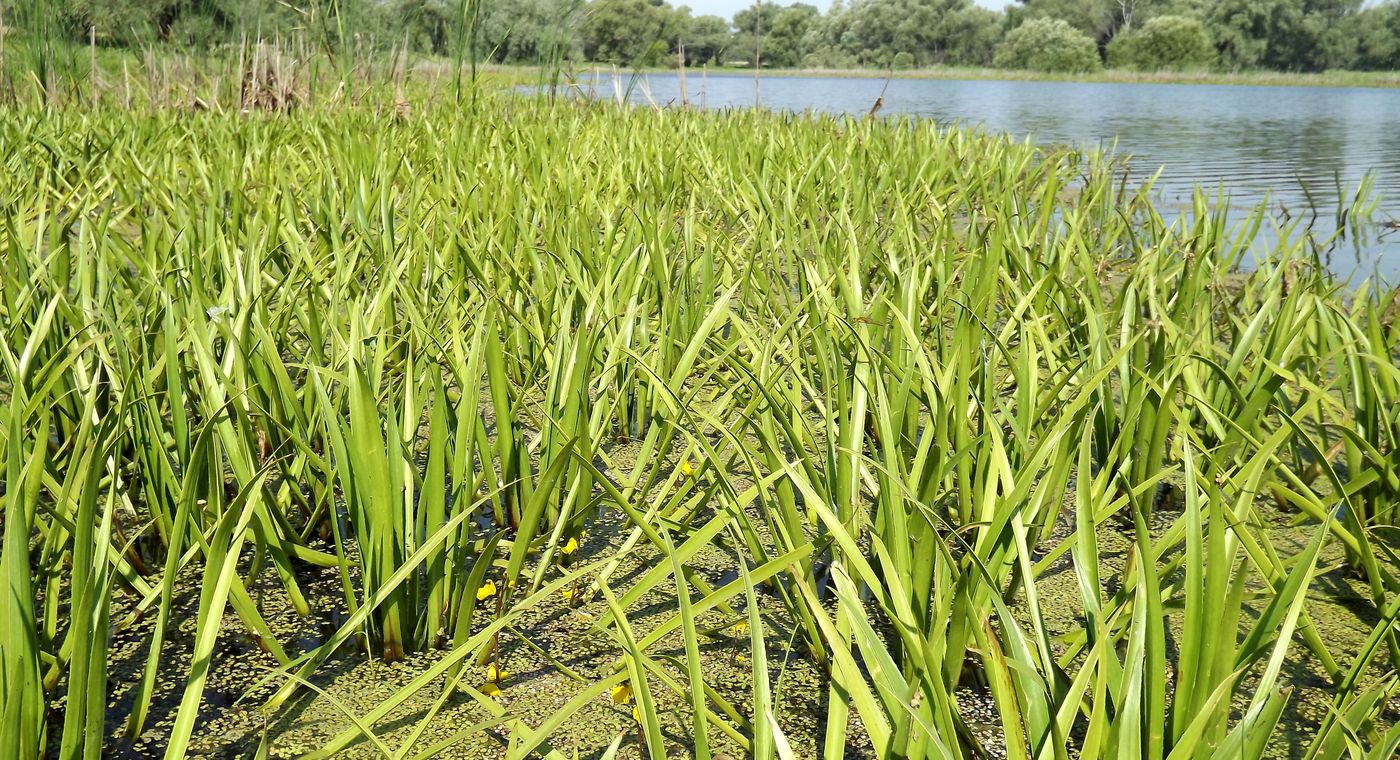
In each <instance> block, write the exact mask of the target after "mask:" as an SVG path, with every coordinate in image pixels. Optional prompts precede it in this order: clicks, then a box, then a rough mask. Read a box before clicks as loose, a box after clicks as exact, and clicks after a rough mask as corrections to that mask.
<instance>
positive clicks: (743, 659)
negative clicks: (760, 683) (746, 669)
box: [734, 654, 749, 662]
mask: <svg viewBox="0 0 1400 760" xmlns="http://www.w3.org/2000/svg"><path fill="white" fill-rule="evenodd" d="M734 661H735V662H748V661H749V658H748V657H745V656H744V655H742V654H736V655H734Z"/></svg>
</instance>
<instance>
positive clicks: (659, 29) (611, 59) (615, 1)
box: [578, 0, 677, 66]
mask: <svg viewBox="0 0 1400 760" xmlns="http://www.w3.org/2000/svg"><path fill="white" fill-rule="evenodd" d="M676 22H677V19H676V12H675V11H674V10H672V9H671V7H670V6H668V5H665V4H664V3H659V4H658V3H652V2H649V0H594V1H593V2H591V3H589V4H588V8H587V10H586V12H585V13H584V15H583V20H582V21H581V22H580V23H579V28H578V33H579V43H580V46H581V47H582V52H583V56H584V58H586V59H588V60H590V61H602V62H607V63H616V64H621V65H629V66H655V65H658V64H660V63H662V62H663V61H664V60H665V59H666V58H667V57H668V56H669V55H670V53H671V51H672V50H673V45H674V44H675V41H676V38H677V35H676V34H675V32H676V31H677V30H676Z"/></svg>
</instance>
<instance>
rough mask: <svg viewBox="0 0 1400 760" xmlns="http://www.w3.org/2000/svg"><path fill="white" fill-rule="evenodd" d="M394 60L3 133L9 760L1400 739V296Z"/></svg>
mask: <svg viewBox="0 0 1400 760" xmlns="http://www.w3.org/2000/svg"><path fill="white" fill-rule="evenodd" d="M392 76H393V75H390V79H389V81H388V83H386V84H385V85H383V86H381V87H380V88H378V89H375V90H363V91H362V90H358V89H356V90H350V91H349V92H339V91H335V92H322V93H321V94H320V95H319V96H317V97H319V98H320V99H319V100H317V99H314V98H310V97H308V98H301V97H298V98H291V99H275V100H267V99H265V98H261V97H252V98H251V99H250V98H249V97H248V95H247V90H246V88H242V87H240V88H236V89H235V90H233V91H232V92H227V93H226V94H224V95H219V96H215V95H207V96H203V97H201V98H200V100H204V101H208V100H215V101H218V102H221V103H223V104H224V106H223V107H209V106H208V105H207V104H206V106H204V107H199V106H197V105H196V104H194V103H193V101H192V100H191V99H190V98H188V97H184V96H170V97H156V96H155V95H150V96H144V97H135V98H133V101H134V103H135V104H136V105H137V106H138V107H135V108H125V107H121V108H115V107H111V105H98V106H96V107H84V106H80V105H74V106H72V107H67V108H54V109H48V110H42V111H41V110H37V109H28V108H24V107H20V108H15V109H13V110H11V111H10V112H8V113H7V114H6V116H5V117H4V119H3V120H2V121H0V145H3V146H5V147H4V153H3V155H2V156H0V160H3V164H4V173H3V179H0V194H2V195H3V197H4V198H5V199H6V204H5V207H4V212H3V213H4V216H3V220H4V227H3V231H0V272H3V274H2V275H0V277H3V280H0V329H3V340H0V400H2V401H3V403H0V461H3V462H4V467H5V473H6V474H5V479H4V490H3V514H4V517H3V519H4V523H3V526H4V543H3V554H2V555H0V590H3V591H4V599H3V600H0V675H3V678H0V704H3V706H4V708H3V713H2V714H0V720H3V723H0V755H3V756H5V757H38V756H41V755H43V754H45V753H47V754H48V755H52V756H62V757H76V756H80V755H82V756H87V757H95V756H97V755H98V754H99V753H101V752H103V751H106V752H109V753H117V752H128V753H133V754H136V755H139V756H150V755H154V754H161V753H164V754H165V755H166V756H168V757H183V756H185V755H187V754H189V753H191V752H217V753H224V754H232V755H238V756H247V755H251V754H255V753H267V755H269V756H287V757H292V756H305V757H331V756H366V757H376V756H390V757H396V758H397V757H431V756H436V755H439V754H442V755H443V756H462V757H498V756H504V757H524V756H527V755H529V754H530V753H541V754H544V755H546V756H549V757H557V758H562V757H568V756H573V755H574V754H575V753H578V754H584V755H592V756H630V757H643V756H645V757H651V758H661V757H669V756H678V755H679V756H694V757H699V758H712V757H718V756H719V755H720V754H722V753H723V754H728V755H731V756H751V757H756V758H762V759H763V760H768V758H774V757H778V758H787V757H795V756H800V757H815V756H822V757H828V758H834V757H841V756H847V755H854V756H862V757H937V758H977V757H991V756H996V757H1002V756H1005V757H1015V758H1030V757H1037V758H1040V757H1045V758H1061V757H1067V756H1070V755H1073V756H1077V757H1084V758H1109V757H1144V758H1168V757H1172V758H1180V757H1207V756H1219V757H1222V758H1224V757H1229V758H1257V757H1268V756H1308V757H1317V758H1339V757H1342V756H1343V755H1347V756H1366V757H1375V758H1384V757H1391V756H1392V755H1393V753H1394V752H1395V750H1396V748H1397V746H1400V728H1396V725H1397V724H1396V718H1397V715H1396V711H1395V709H1394V708H1393V707H1392V706H1391V700H1392V699H1393V697H1394V696H1395V693H1396V691H1397V688H1400V685H1398V684H1397V678H1396V672H1395V669H1394V664H1395V663H1396V662H1400V641H1397V636H1396V632H1395V630H1394V622H1395V618H1396V616H1397V615H1400V604H1397V601H1396V600H1397V595H1396V592H1397V585H1400V581H1397V570H1400V568H1397V564H1400V563H1397V558H1396V554H1395V546H1396V542H1395V538H1396V533H1395V525H1396V524H1397V504H1400V502H1397V497H1400V459H1397V456H1398V455H1397V451H1400V448H1397V446H1396V437H1397V435H1398V434H1400V418H1398V417H1397V416H1396V410H1397V409H1400V370H1397V368H1396V358H1397V343H1400V327H1398V326H1397V325H1396V324H1395V318H1396V311H1397V301H1396V299H1397V294H1396V291H1394V290H1392V289H1390V287H1389V286H1388V285H1386V284H1382V283H1368V284H1362V285H1360V286H1359V288H1353V287H1348V288H1343V287H1342V286H1341V285H1339V284H1338V283H1337V282H1336V281H1335V280H1334V279H1333V277H1332V276H1331V275H1329V273H1328V272H1327V271H1326V269H1325V268H1324V267H1323V266H1322V265H1321V263H1320V260H1319V245H1325V241H1324V242H1323V243H1321V244H1319V242H1318V241H1314V240H1311V239H1310V238H1308V237H1307V236H1306V235H1305V234H1303V230H1302V229H1301V228H1299V227H1298V226H1297V225H1296V224H1295V225H1294V226H1293V227H1288V226H1285V227H1284V229H1283V230H1282V233H1281V237H1282V239H1284V240H1285V241H1286V242H1284V243H1283V244H1280V245H1278V246H1275V247H1271V248H1268V249H1260V248H1259V247H1257V246H1254V245H1253V244H1252V241H1253V239H1254V236H1255V233H1256V232H1257V225H1259V224H1263V223H1264V222H1265V221H1266V220H1265V219H1264V218H1263V217H1255V218H1254V219H1252V220H1251V222H1250V224H1248V225H1246V226H1245V227H1244V228H1240V229H1231V228H1227V227H1226V225H1225V222H1224V214H1223V213H1221V212H1220V211H1218V210H1216V209H1215V208H1213V207H1212V206H1211V205H1210V203H1208V202H1207V201H1206V200H1205V199H1204V198H1198V199H1197V201H1196V203H1195V207H1194V209H1193V210H1192V214H1191V215H1190V217H1189V218H1188V219H1184V220H1177V219H1174V218H1168V217H1164V216H1163V215H1162V214H1161V213H1159V212H1158V210H1157V209H1155V208H1154V207H1153V205H1152V202H1151V193H1150V192H1149V190H1148V189H1145V188H1133V187H1129V186H1125V183H1123V182H1122V181H1121V178H1120V176H1119V173H1118V170H1117V167H1116V166H1115V164H1114V163H1113V162H1112V161H1110V160H1108V159H1107V158H1106V157H1104V156H1101V155H1097V154H1086V153H1083V152H1079V151H1076V150H1072V149H1066V148H1050V147H1035V146H1031V145H1028V144H1025V143H1019V142H1015V141H1012V140H1010V139H1007V138H1001V137H993V136H987V135H982V134H977V133H972V132H963V131H950V130H946V129H940V128H939V127H937V126H936V125H933V124H930V123H926V122H919V121H914V120H908V119H904V118H899V117H895V118H890V119H885V120H876V119H836V118H824V117H821V118H819V117H796V116H791V115H783V114H774V113H761V112H726V113H702V112H695V111H674V110H654V109H630V108H619V107H616V106H612V105H605V104H585V103H567V102H558V103H551V102H548V101H546V100H543V99H537V98H521V97H508V96H504V95H498V94H489V93H486V92H481V93H477V94H476V96H475V97H470V95H471V94H470V93H468V97H466V98H463V99H462V100H461V101H458V100H456V99H455V98H452V97H449V96H448V94H447V93H449V92H450V90H447V89H446V87H445V85H444V87H442V88H437V89H434V88H432V87H428V88H424V89H423V90H419V89H416V88H412V87H410V88H408V89H407V90H406V91H405V90H402V89H400V88H396V87H394V86H392V82H393V78H392ZM240 81H242V78H241V77H240ZM285 81H290V82H291V84H289V85H288V87H290V88H292V91H295V87H296V84H295V81H296V80H285ZM226 84H227V83H225V85H226ZM281 91H282V90H277V92H281ZM112 92H113V93H120V92H121V89H120V88H115V89H114V90H113V91H112ZM259 92H261V91H259ZM428 92H432V93H436V95H434V96H433V97H434V98H436V99H435V100H434V99H431V98H430V97H429V95H428ZM255 94H256V93H255ZM104 97H105V96H104ZM113 97H116V95H113ZM98 101H99V103H100V102H103V100H102V99H100V98H99V99H98ZM235 103H236V104H237V106H234V105H233V104H235ZM1288 241H1291V242H1288ZM1245 263H1248V264H1250V266H1249V268H1248V271H1244V270H1243V269H1242V264H1245ZM347 753H348V754H347Z"/></svg>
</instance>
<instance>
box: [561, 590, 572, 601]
mask: <svg viewBox="0 0 1400 760" xmlns="http://www.w3.org/2000/svg"><path fill="white" fill-rule="evenodd" d="M563 594H564V601H566V602H567V601H569V600H570V599H573V598H574V590H573V589H571V588H566V589H564V591H563Z"/></svg>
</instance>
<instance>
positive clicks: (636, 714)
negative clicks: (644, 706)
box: [632, 705, 642, 723]
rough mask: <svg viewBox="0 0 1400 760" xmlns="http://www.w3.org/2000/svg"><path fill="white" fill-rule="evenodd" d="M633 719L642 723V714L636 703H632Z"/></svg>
mask: <svg viewBox="0 0 1400 760" xmlns="http://www.w3.org/2000/svg"><path fill="white" fill-rule="evenodd" d="M632 720H635V721H637V722H638V723H641V722H642V714H641V713H639V712H637V706H636V705H632Z"/></svg>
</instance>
